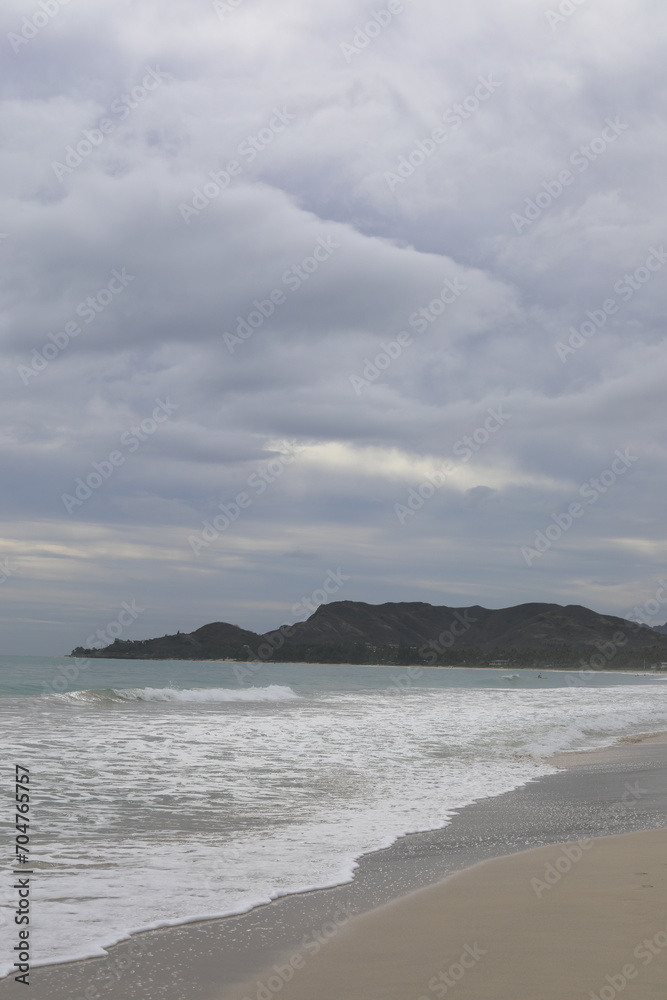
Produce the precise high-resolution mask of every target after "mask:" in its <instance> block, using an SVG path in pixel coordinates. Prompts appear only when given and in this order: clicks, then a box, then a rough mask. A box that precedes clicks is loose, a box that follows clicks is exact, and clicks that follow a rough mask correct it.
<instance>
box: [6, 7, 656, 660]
mask: <svg viewBox="0 0 667 1000" xmlns="http://www.w3.org/2000/svg"><path fill="white" fill-rule="evenodd" d="M666 22H667V10H666V9H665V6H664V3H662V2H661V0H604V3H602V2H601V0H579V2H578V3H576V2H574V0H471V2H469V3H465V4H452V3H443V2H442V0H404V2H403V3H399V2H397V0H391V2H390V0H374V2H372V3H364V2H360V0H339V2H338V3H336V4H328V5H327V4H318V3H314V2H312V0H311V2H306V0H282V2H281V3H280V4H277V3H275V2H269V0H228V2H225V0H218V2H217V3H213V2H207V0H187V2H186V0H125V2H118V0H95V3H94V4H93V3H89V4H86V3H84V2H82V0H69V2H68V3H63V2H62V0H37V2H35V3H32V2H30V3H26V2H25V0H6V2H5V3H4V4H3V6H2V10H1V12H0V47H3V48H4V52H3V58H2V60H1V62H0V67H1V68H0V73H1V74H2V77H3V93H4V95H5V96H4V98H3V99H2V102H1V103H0V129H1V133H2V156H1V158H0V160H1V167H0V169H1V171H2V185H1V193H0V198H1V200H2V204H1V206H0V262H1V264H2V267H1V270H0V274H1V276H2V277H1V281H2V310H1V333H0V336H1V344H2V354H3V362H4V363H3V366H2V374H1V376H0V379H1V383H0V389H1V391H0V461H1V463H2V477H1V478H0V501H1V503H0V595H1V599H2V607H1V612H0V619H1V624H2V630H1V631H2V645H3V651H4V652H7V653H14V654H26V655H62V654H64V653H67V652H69V651H70V650H71V649H72V648H73V647H74V646H75V645H80V644H84V645H85V644H89V642H88V643H87V640H89V639H90V636H91V635H94V634H98V633H99V632H100V631H101V633H102V636H103V637H109V638H110V637H112V636H114V637H122V638H124V639H137V638H146V637H150V636H155V635H162V634H165V633H172V632H175V631H177V630H178V629H180V630H181V631H185V632H188V631H191V630H193V629H196V628H198V627H199V626H201V625H204V624H205V623H207V622H211V621H227V622H232V623H235V624H238V625H241V626H243V627H245V628H249V629H252V630H254V631H265V630H268V629H270V628H274V627H276V626H278V625H280V624H282V623H291V622H294V621H297V620H304V619H305V618H306V617H307V616H308V614H310V609H312V608H314V607H316V606H317V605H318V604H321V603H323V602H325V601H330V600H358V601H367V602H369V603H373V604H376V603H382V602H385V601H426V602H429V603H431V604H444V605H449V606H456V607H463V606H469V605H472V604H481V605H483V606H485V607H490V608H501V607H508V606H512V605H516V604H521V603H523V602H527V601H545V602H555V603H558V604H583V605H585V606H587V607H590V608H593V609H594V610H596V611H600V612H604V613H611V614H617V615H620V616H622V617H628V616H629V615H630V614H631V613H632V609H636V608H637V607H639V606H641V607H647V608H648V609H649V613H647V614H646V615H645V620H647V621H648V622H649V624H661V623H662V622H664V621H665V620H666V619H667V603H665V602H663V601H662V600H661V597H662V595H663V594H667V590H663V588H662V584H661V579H662V576H663V574H667V567H665V555H666V554H667V541H666V539H665V528H664V524H665V496H666V495H667V462H666V461H665V459H666V457H667V455H666V444H665V432H664V426H663V425H664V398H665V384H666V382H667V377H666V376H667V353H666V348H665V344H666V341H665V312H666V296H665V278H666V277H667V252H666V249H665V246H666V244H667V226H666V224H665V223H666V203H665V181H664V163H665V154H666V153H667V149H666V146H667V133H666V131H665V129H664V124H663V113H664V107H665V103H666V100H665V99H666V94H665V90H666V82H665V72H664V44H663V39H664V32H665V28H666V26H667V23H666ZM663 241H665V242H664V243H663ZM656 595H658V596H657V597H656Z"/></svg>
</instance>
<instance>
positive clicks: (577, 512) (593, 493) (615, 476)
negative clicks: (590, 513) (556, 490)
mask: <svg viewBox="0 0 667 1000" xmlns="http://www.w3.org/2000/svg"><path fill="white" fill-rule="evenodd" d="M614 455H615V457H614V459H613V461H612V462H611V464H610V466H609V468H608V469H604V470H603V471H602V472H600V473H598V475H597V476H591V478H590V479H589V480H588V482H586V483H583V484H582V486H580V487H579V496H581V497H582V498H583V499H584V500H586V502H587V503H588V505H589V506H593V505H594V504H596V503H597V502H598V500H599V499H600V497H602V496H604V495H605V493H607V492H608V491H609V490H610V489H611V488H612V487H613V486H615V485H616V483H617V482H618V480H619V479H620V478H621V477H622V476H624V475H625V474H626V472H627V471H628V469H630V468H632V466H633V465H634V464H635V462H638V461H639V456H637V455H631V454H630V449H629V448H626V449H625V451H624V452H622V451H620V450H616V451H615V452H614ZM585 513H586V507H584V506H583V505H582V504H581V503H579V502H578V501H573V502H572V503H570V504H569V505H568V507H567V509H566V510H564V511H562V512H561V513H559V514H552V515H551V522H550V523H549V524H548V525H547V526H546V527H545V528H544V530H543V531H537V532H536V533H535V540H534V542H533V546H532V547H531V546H527V545H522V546H521V555H522V556H523V558H524V560H525V562H526V565H527V566H532V565H533V563H534V561H535V560H536V559H540V558H541V557H542V556H543V555H544V553H545V552H548V551H549V549H551V548H553V546H554V545H555V544H556V542H558V541H560V539H561V538H562V537H563V535H564V534H565V533H566V532H567V531H569V530H570V528H571V527H572V525H573V524H574V522H575V521H576V520H578V519H579V518H581V517H583V516H584V514H585Z"/></svg>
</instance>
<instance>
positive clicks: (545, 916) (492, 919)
mask: <svg viewBox="0 0 667 1000" xmlns="http://www.w3.org/2000/svg"><path fill="white" fill-rule="evenodd" d="M666 839H667V838H666V837H665V831H663V830H660V831H657V832H650V833H633V834H629V835H624V836H620V837H602V838H598V839H594V840H590V841H582V842H581V843H579V844H564V845H563V844H561V845H554V846H552V847H543V848H539V849H537V850H532V851H524V852H522V853H520V854H516V855H512V856H510V857H508V858H501V859H497V860H495V861H486V862H483V863H482V864H480V865H476V866H475V867H473V868H470V869H468V870H466V871H465V872H462V873H460V874H459V875H454V876H452V877H451V878H450V879H448V880H447V881H445V882H442V883H440V884H439V885H437V886H433V887H432V888H430V889H423V890H421V891H420V892H417V893H414V894H413V895H411V896H408V897H407V898H406V899H403V900H399V901H397V902H395V903H390V904H389V905H387V906H384V907H381V908H380V909H379V910H375V911H374V912H373V913H370V914H367V915H365V916H361V917H358V918H356V919H355V920H353V921H350V922H349V923H348V924H347V925H346V926H345V927H343V928H341V930H340V931H339V933H338V934H337V935H336V937H335V938H333V939H332V940H331V941H330V943H329V944H328V945H327V946H326V948H323V949H322V950H321V951H320V953H319V954H318V955H315V956H313V957H308V956H304V955H297V956H289V955H285V956H283V957H282V959H281V960H279V961H278V962H277V963H275V964H274V966H273V967H272V968H271V969H267V970H266V971H265V972H264V975H263V976H261V977H260V978H259V980H254V981H252V982H250V983H248V984H246V985H244V986H238V987H235V988H232V989H227V990H224V991H222V992H220V993H219V994H218V995H217V1000H245V998H246V997H247V998H249V1000H255V998H257V1000H268V997H269V996H271V995H275V994H276V993H278V992H279V994H280V997H281V998H282V1000H313V998H317V1000H370V998H378V1000H379V998H381V1000H422V998H425V1000H429V998H440V997H445V996H448V995H451V996H456V998H457V1000H566V998H568V1000H569V998H573V1000H574V998H589V997H592V996H595V997H600V991H602V997H603V998H605V1000H612V998H614V997H615V996H617V995H619V994H622V995H623V997H624V998H626V1000H653V998H655V1000H658V998H664V996H665V968H666V962H667V912H666V911H665V905H664V901H665V898H667V863H666V861H665V841H666ZM297 958H298V959H299V962H298V963H297V962H296V959H297ZM285 980H287V981H285ZM283 983H284V985H283Z"/></svg>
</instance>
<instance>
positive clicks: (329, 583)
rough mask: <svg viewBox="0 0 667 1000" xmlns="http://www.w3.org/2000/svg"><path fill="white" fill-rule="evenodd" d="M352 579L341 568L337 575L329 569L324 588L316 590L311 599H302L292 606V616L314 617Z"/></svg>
mask: <svg viewBox="0 0 667 1000" xmlns="http://www.w3.org/2000/svg"><path fill="white" fill-rule="evenodd" d="M351 579H352V578H351V577H349V576H346V575H345V574H344V573H343V571H342V570H341V568H340V566H339V567H338V569H337V570H336V572H335V573H334V571H333V570H332V569H328V570H327V572H326V575H325V577H324V580H323V581H322V586H321V587H318V588H317V589H316V590H314V591H313V592H312V594H311V595H310V597H302V598H301V599H300V600H299V601H298V602H297V603H296V604H294V605H293V606H292V614H293V615H304V614H306V615H312V614H313V612H315V611H317V609H318V607H320V606H321V605H322V604H328V603H329V601H330V600H331V598H332V597H333V596H334V594H337V593H338V591H339V590H340V589H341V588H342V587H344V586H345V584H346V583H347V582H348V580H351Z"/></svg>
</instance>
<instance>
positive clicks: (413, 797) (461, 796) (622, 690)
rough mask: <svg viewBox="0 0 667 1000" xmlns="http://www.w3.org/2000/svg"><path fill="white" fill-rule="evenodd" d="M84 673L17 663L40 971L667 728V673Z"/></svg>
mask: <svg viewBox="0 0 667 1000" xmlns="http://www.w3.org/2000/svg"><path fill="white" fill-rule="evenodd" d="M76 664H77V661H73V660H69V659H67V658H62V659H61V658H21V657H7V656H5V657H0V745H1V750H2V760H3V761H4V765H3V769H2V770H3V775H4V778H3V781H2V782H0V810H1V812H0V816H1V817H2V823H3V824H5V823H6V824H9V823H11V822H12V821H13V777H14V764H15V763H18V764H22V765H25V766H27V767H29V768H30V773H31V793H32V812H31V820H32V828H31V835H32V845H31V847H32V854H31V865H32V868H33V870H34V871H35V873H36V874H35V877H34V878H33V901H32V914H33V925H32V936H31V937H32V943H33V944H34V952H35V955H34V958H35V964H43V963H45V962H54V961H63V960H66V959H71V958H82V957H85V956H92V955H101V954H103V953H104V952H103V949H104V947H105V946H108V945H110V944H112V943H114V942H115V941H118V940H120V939H122V938H123V937H125V936H126V935H127V934H128V933H129V932H131V931H134V930H138V929H141V928H148V927H158V926H165V925H169V924H175V923H181V922H185V921H189V920H196V919H201V918H203V917H213V916H220V915H224V914H231V913H240V912H244V911H246V910H248V909H250V908H252V907H253V906H256V905H258V904H261V903H265V902H267V901H269V900H270V899H272V898H275V897H276V896H279V895H283V894H285V893H290V892H295V891H298V890H304V889H311V888H315V887H325V886H330V885H336V884H340V883H341V882H344V881H347V880H349V879H351V878H352V877H353V875H354V870H355V861H356V859H358V858H359V857H360V856H361V855H363V854H365V853H367V852H369V851H374V850H377V849H379V848H382V847H387V846H389V845H390V844H391V843H392V842H393V841H394V840H395V839H396V838H397V837H400V836H401V835H403V834H406V833H411V832H417V831H423V830H428V829H434V828H437V827H441V826H443V825H445V824H446V823H447V822H448V820H449V819H450V818H451V816H452V814H453V812H454V811H455V810H457V809H459V808H461V807H462V806H465V805H466V804H469V803H471V802H473V801H474V800H476V799H480V798H484V797H486V796H493V795H498V794H500V793H502V792H505V791H509V790H510V789H512V788H515V787H517V786H519V785H521V784H523V783H525V782H526V781H529V780H530V779H531V778H535V777H538V776H540V775H543V774H547V773H549V772H550V771H552V770H553V768H552V766H551V765H550V764H549V763H548V760H547V758H548V756H549V755H550V754H552V753H553V752H555V751H558V750H563V749H568V748H572V749H574V748H585V747H594V746H604V745H607V744H609V743H612V742H613V741H614V740H615V739H616V738H618V737H619V736H622V735H628V734H631V733H637V732H647V731H653V730H660V729H667V687H665V681H666V680H667V678H665V677H660V676H652V675H635V674H631V673H626V674H619V673H602V672H600V673H594V674H592V675H590V676H589V677H587V678H586V679H585V681H584V680H581V679H579V678H577V676H576V675H574V676H573V675H571V674H568V673H566V672H557V671H545V670H542V674H543V675H545V677H544V678H539V677H538V676H537V675H538V670H526V671H523V670H490V669H489V670H482V669H480V670H476V669H465V668H447V669H427V668H424V669H421V670H417V671H414V670H413V671H408V669H407V668H401V667H350V666H339V665H335V666H332V665H327V666H318V665H305V664H298V665H295V664H280V665H275V666H273V665H271V666H269V665H266V666H263V667H262V668H261V669H260V670H257V671H256V672H255V673H254V674H253V675H252V676H251V677H250V678H247V677H246V678H245V683H240V682H239V680H238V679H237V675H238V667H237V668H236V670H235V665H234V664H231V663H201V662H189V661H188V662H180V661H164V662H163V661H126V660H119V661H113V660H93V661H90V662H89V663H86V662H84V663H83V664H79V665H78V666H76ZM7 828H8V827H7V826H5V829H7ZM6 854H7V852H5V858H6ZM5 868H6V870H5V872H4V873H3V880H4V882H3V884H4V885H5V886H6V887H9V886H10V885H11V884H12V882H11V879H12V877H11V874H10V866H9V864H6V865H5ZM0 899H2V902H3V906H2V907H1V908H0V925H2V924H4V925H5V926H7V925H8V924H9V923H13V907H12V905H11V901H10V903H9V904H8V905H7V894H6V893H4V892H3V894H2V896H0ZM1 936H2V938H3V939H4V941H5V944H4V945H3V946H2V948H4V950H0V975H5V974H7V973H8V972H9V971H10V969H11V964H12V962H13V958H12V957H11V945H12V943H13V938H14V935H13V934H10V935H7V934H3V935H1Z"/></svg>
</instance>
